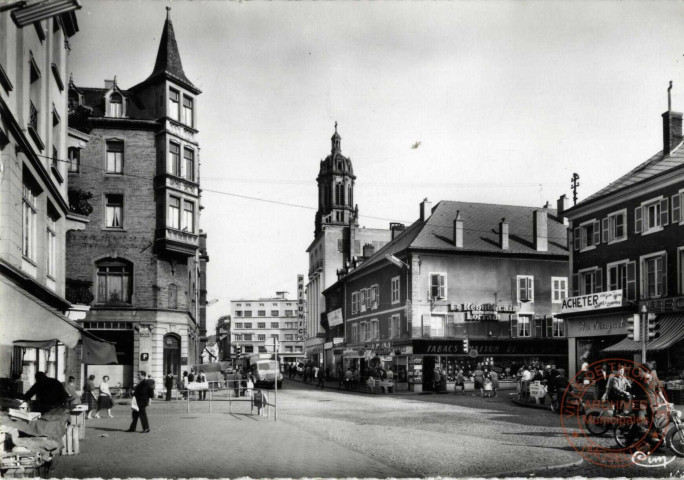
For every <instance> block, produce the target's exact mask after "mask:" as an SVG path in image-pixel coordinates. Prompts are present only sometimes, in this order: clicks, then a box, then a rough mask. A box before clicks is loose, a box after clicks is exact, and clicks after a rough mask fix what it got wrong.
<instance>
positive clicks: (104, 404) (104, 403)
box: [95, 375, 114, 418]
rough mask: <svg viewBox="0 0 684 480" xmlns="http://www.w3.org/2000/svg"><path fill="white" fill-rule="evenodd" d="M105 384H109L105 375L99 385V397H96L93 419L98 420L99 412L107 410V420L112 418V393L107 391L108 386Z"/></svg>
mask: <svg viewBox="0 0 684 480" xmlns="http://www.w3.org/2000/svg"><path fill="white" fill-rule="evenodd" d="M107 382H109V377H108V376H107V375H105V376H104V377H102V383H101V384H100V395H99V396H98V397H97V412H95V418H100V410H107V415H109V418H114V415H112V411H111V408H112V407H113V406H114V402H113V401H112V393H111V392H110V391H109V384H108V383H107Z"/></svg>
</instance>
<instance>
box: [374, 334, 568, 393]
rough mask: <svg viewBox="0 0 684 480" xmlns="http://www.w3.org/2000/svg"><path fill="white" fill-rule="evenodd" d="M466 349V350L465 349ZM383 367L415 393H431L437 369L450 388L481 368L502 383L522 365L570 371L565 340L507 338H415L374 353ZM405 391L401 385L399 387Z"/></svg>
mask: <svg viewBox="0 0 684 480" xmlns="http://www.w3.org/2000/svg"><path fill="white" fill-rule="evenodd" d="M466 346H467V349H466V348H465V347H466ZM371 355H372V358H378V359H380V361H381V362H382V364H383V368H385V369H387V368H389V367H390V366H391V367H392V369H393V370H394V372H395V374H396V380H397V382H400V383H405V385H404V386H403V388H408V389H409V390H412V391H432V390H434V388H435V385H434V380H435V370H437V369H439V371H440V372H441V374H443V375H445V376H446V379H447V386H448V388H451V387H450V385H451V384H453V383H454V382H455V380H456V374H457V373H458V371H459V370H462V371H463V374H464V376H465V377H466V379H468V378H469V377H470V376H472V372H474V371H475V370H476V369H477V367H478V365H479V366H481V368H482V369H483V371H484V372H485V373H487V372H489V371H495V372H497V373H498V375H499V380H500V381H506V380H512V379H514V378H515V374H516V373H517V371H518V369H519V368H520V367H521V366H523V365H530V364H544V365H553V366H555V367H556V368H563V369H567V364H568V357H567V353H565V340H564V339H543V340H541V339H539V340H537V339H530V340H520V339H506V340H472V341H470V342H469V345H465V344H464V341H463V340H462V339H459V340H453V339H445V340H436V339H416V340H411V341H410V343H409V344H404V345H397V344H391V345H388V347H384V346H382V345H379V346H377V347H375V348H374V349H373V350H371ZM397 387H398V389H400V390H401V389H402V385H400V384H398V385H397Z"/></svg>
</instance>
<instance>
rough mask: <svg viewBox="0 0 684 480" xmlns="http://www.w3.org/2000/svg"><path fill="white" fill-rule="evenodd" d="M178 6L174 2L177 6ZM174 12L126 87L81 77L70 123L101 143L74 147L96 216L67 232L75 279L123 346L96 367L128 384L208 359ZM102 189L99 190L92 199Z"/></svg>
mask: <svg viewBox="0 0 684 480" xmlns="http://www.w3.org/2000/svg"><path fill="white" fill-rule="evenodd" d="M167 10H170V9H167ZM200 93H201V92H200V90H199V89H198V88H197V87H196V86H194V85H193V84H192V83H191V82H190V80H189V79H188V78H187V77H186V75H185V72H184V71H183V67H182V63H181V59H180V54H179V51H178V46H177V43H176V38H175V34H174V30H173V24H172V22H171V18H170V15H169V13H167V19H166V22H165V24H164V28H163V31H162V36H161V41H160V44H159V50H158V54H157V59H156V62H155V65H154V69H153V72H152V74H151V75H150V76H149V77H148V78H147V79H146V80H144V81H143V82H141V83H139V84H137V85H135V86H133V87H131V88H128V89H124V88H122V87H121V86H119V85H118V83H117V82H116V78H115V79H114V80H106V81H105V84H104V87H103V88H85V87H79V86H77V85H76V84H74V83H73V82H70V85H69V105H70V124H71V125H72V126H73V127H74V128H77V129H79V130H80V131H85V132H87V133H88V135H89V137H90V141H89V142H88V143H87V144H86V145H85V146H84V147H83V148H78V146H74V147H72V148H70V150H69V158H70V160H71V163H70V165H69V179H70V182H71V184H72V186H73V190H74V192H75V193H74V195H77V194H78V195H80V196H82V197H84V198H86V199H87V201H88V202H89V203H90V205H91V206H92V213H91V215H90V223H89V225H88V227H87V228H86V229H85V230H84V231H82V232H73V233H72V234H71V235H69V237H68V242H67V258H68V267H67V288H68V294H69V295H70V296H71V298H72V301H73V302H75V303H85V304H89V305H91V309H90V311H89V312H88V314H87V316H86V318H85V319H84V320H83V321H82V322H83V326H84V327H85V328H86V329H87V330H89V331H93V332H96V333H97V335H98V336H99V337H100V338H103V339H105V340H108V341H111V342H114V343H115V344H116V346H117V357H118V365H88V366H87V373H88V374H90V373H92V374H95V375H98V376H101V375H104V374H107V375H109V376H110V377H111V382H112V383H113V384H117V383H122V384H123V385H128V384H130V383H131V382H132V381H133V378H134V376H135V373H136V372H137V371H139V370H145V371H147V372H148V374H150V375H151V376H152V378H153V379H154V380H155V381H156V383H157V385H158V386H162V385H163V381H162V379H163V377H164V375H165V374H166V373H167V372H168V371H172V372H173V373H174V374H175V375H179V374H181V372H182V371H183V370H188V369H189V368H191V367H192V366H193V365H196V364H198V363H200V353H201V351H202V348H203V344H202V338H203V337H204V336H205V335H206V329H205V325H204V324H203V321H204V318H205V316H204V311H205V307H206V305H205V302H206V283H205V276H204V271H205V269H206V262H207V261H208V256H207V255H206V235H205V234H203V233H202V232H201V230H200V229H199V213H200V209H201V207H200V186H199V144H198V141H197V133H198V130H197V123H198V121H197V120H198V119H197V115H196V112H197V110H196V106H197V97H198V95H199V94H200ZM90 194H92V197H90V198H88V197H89V195H90Z"/></svg>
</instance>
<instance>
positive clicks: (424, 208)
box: [420, 198, 432, 222]
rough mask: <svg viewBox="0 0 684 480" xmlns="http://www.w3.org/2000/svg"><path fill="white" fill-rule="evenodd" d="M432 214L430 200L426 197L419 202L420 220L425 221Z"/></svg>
mask: <svg viewBox="0 0 684 480" xmlns="http://www.w3.org/2000/svg"><path fill="white" fill-rule="evenodd" d="M431 214H432V202H431V201H429V200H428V199H427V198H426V199H424V200H423V201H422V202H420V221H421V222H427V219H428V218H430V215H431Z"/></svg>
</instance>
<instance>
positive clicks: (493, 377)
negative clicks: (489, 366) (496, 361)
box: [489, 370, 499, 397]
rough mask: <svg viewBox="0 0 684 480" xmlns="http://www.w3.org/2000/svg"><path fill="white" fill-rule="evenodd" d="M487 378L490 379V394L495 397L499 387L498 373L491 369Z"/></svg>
mask: <svg viewBox="0 0 684 480" xmlns="http://www.w3.org/2000/svg"><path fill="white" fill-rule="evenodd" d="M489 378H490V379H491V380H492V395H493V396H495V397H496V391H497V390H498V389H499V374H498V373H496V372H495V371H494V370H492V371H491V372H490V373H489Z"/></svg>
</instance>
